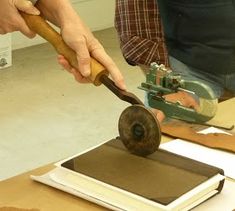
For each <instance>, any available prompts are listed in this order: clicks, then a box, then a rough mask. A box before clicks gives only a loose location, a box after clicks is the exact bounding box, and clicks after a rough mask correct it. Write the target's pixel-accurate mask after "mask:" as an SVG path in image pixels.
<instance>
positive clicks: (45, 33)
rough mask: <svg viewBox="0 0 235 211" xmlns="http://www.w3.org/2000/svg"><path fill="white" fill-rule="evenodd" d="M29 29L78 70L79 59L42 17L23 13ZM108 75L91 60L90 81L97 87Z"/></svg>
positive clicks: (99, 65) (102, 67)
mask: <svg viewBox="0 0 235 211" xmlns="http://www.w3.org/2000/svg"><path fill="white" fill-rule="evenodd" d="M21 15H22V17H23V18H24V20H25V22H26V23H27V25H28V27H29V28H30V29H31V30H32V31H34V32H35V33H37V34H38V35H40V36H41V37H43V38H44V39H45V40H47V41H48V42H49V43H51V44H52V45H53V46H54V48H55V50H56V51H57V53H58V54H61V55H63V56H64V57H65V58H66V59H67V60H68V61H69V63H70V65H71V66H73V67H75V68H77V66H78V64H77V57H76V53H75V51H73V50H72V49H71V48H70V47H69V46H68V45H67V44H66V43H65V42H64V40H63V38H62V36H61V35H60V34H59V33H58V32H57V31H55V30H54V29H53V28H52V27H51V26H50V25H49V24H48V23H47V22H46V21H45V20H44V19H43V18H42V17H41V16H38V15H29V14H26V13H23V12H22V13H21ZM103 74H105V75H108V71H107V70H106V69H105V67H104V66H103V65H101V64H100V63H99V62H98V61H96V60H95V59H93V58H91V75H90V76H89V77H88V79H89V80H90V81H91V82H92V83H93V84H94V85H95V86H99V85H100V84H101V82H100V80H99V78H100V76H101V75H103Z"/></svg>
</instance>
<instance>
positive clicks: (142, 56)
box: [115, 0, 169, 66]
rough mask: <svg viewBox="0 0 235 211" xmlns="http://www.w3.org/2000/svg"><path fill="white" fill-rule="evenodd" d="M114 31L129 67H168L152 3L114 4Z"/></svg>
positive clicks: (133, 0)
mask: <svg viewBox="0 0 235 211" xmlns="http://www.w3.org/2000/svg"><path fill="white" fill-rule="evenodd" d="M115 28H116V30H117V33H118V36H119V40H120V47H121V50H122V53H123V56H124V58H125V59H126V61H127V62H128V63H129V64H132V65H147V66H149V65H150V64H151V63H152V62H157V63H159V64H165V65H166V66H169V63H168V53H167V48H166V45H165V41H164V33H163V28H162V23H161V18H160V14H159V10H158V5H157V2H156V0H116V9H115Z"/></svg>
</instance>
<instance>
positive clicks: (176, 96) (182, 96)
mask: <svg viewBox="0 0 235 211" xmlns="http://www.w3.org/2000/svg"><path fill="white" fill-rule="evenodd" d="M163 97H164V99H165V100H166V101H168V102H172V103H176V102H178V103H180V104H181V105H182V106H185V107H187V108H192V109H195V110H196V111H198V110H199V104H198V102H197V101H196V100H195V99H194V98H193V97H192V95H190V94H188V93H187V92H183V91H179V92H177V93H172V94H167V95H164V96H163ZM151 110H152V112H153V113H154V114H155V116H156V117H157V119H158V121H159V122H160V123H161V122H162V121H163V120H164V119H165V114H164V113H163V112H162V111H161V110H158V109H154V108H151Z"/></svg>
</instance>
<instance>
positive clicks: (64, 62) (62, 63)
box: [57, 55, 90, 83]
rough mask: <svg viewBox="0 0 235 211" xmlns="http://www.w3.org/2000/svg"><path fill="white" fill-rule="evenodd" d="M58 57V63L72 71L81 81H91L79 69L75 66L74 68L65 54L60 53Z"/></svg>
mask: <svg viewBox="0 0 235 211" xmlns="http://www.w3.org/2000/svg"><path fill="white" fill-rule="evenodd" d="M57 59H58V63H59V64H60V65H61V66H62V67H63V68H64V69H65V70H67V71H68V72H69V73H72V74H73V76H74V78H75V79H76V80H77V81H78V82H79V83H89V82H90V81H88V80H87V79H86V78H85V77H83V76H82V75H81V74H80V73H79V72H78V70H76V69H75V68H73V67H72V66H71V65H70V64H69V62H68V61H67V60H66V59H65V58H64V56H62V55H58V57H57Z"/></svg>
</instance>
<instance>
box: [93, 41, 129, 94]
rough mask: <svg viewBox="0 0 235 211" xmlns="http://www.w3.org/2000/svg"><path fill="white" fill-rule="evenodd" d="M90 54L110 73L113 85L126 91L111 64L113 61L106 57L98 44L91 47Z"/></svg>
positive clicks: (116, 69)
mask: <svg viewBox="0 0 235 211" xmlns="http://www.w3.org/2000/svg"><path fill="white" fill-rule="evenodd" d="M90 48H92V49H90V53H91V55H92V56H93V57H94V58H95V59H96V60H97V61H100V62H101V63H102V65H103V66H104V67H105V68H106V69H107V70H108V71H109V72H110V75H111V77H112V79H113V80H114V82H115V84H116V85H117V86H118V87H119V88H120V89H122V90H126V85H125V83H124V78H123V76H122V74H121V72H120V70H119V69H118V67H117V66H116V64H115V63H114V62H113V60H112V59H111V58H110V57H109V56H108V55H107V53H106V52H105V50H104V48H103V47H102V46H101V45H100V44H95V45H94V46H91V47H90Z"/></svg>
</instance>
